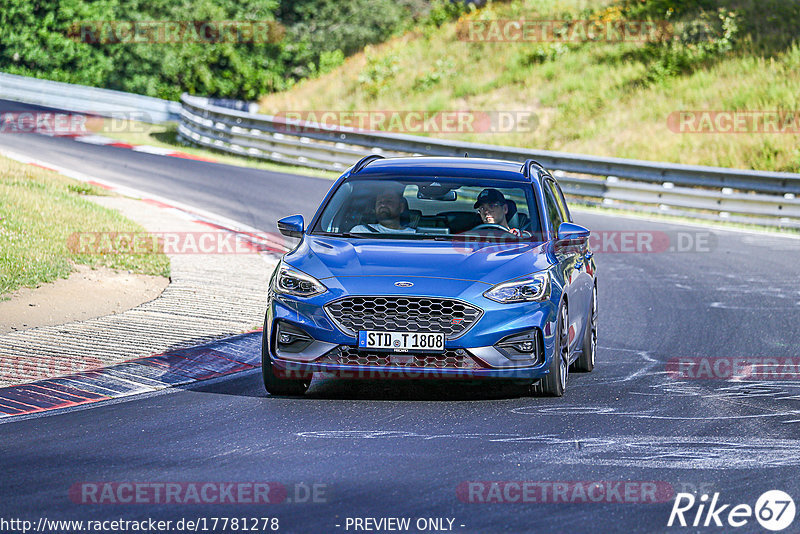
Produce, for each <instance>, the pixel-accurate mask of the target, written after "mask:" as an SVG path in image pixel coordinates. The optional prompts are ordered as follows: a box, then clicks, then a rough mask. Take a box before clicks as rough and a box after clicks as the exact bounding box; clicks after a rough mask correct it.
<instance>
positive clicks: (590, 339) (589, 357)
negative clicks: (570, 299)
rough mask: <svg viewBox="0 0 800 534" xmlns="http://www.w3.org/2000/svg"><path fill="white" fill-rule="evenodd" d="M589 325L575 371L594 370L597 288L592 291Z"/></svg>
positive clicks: (576, 361) (586, 371) (587, 371)
mask: <svg viewBox="0 0 800 534" xmlns="http://www.w3.org/2000/svg"><path fill="white" fill-rule="evenodd" d="M591 310H592V311H591V316H590V317H589V324H588V325H587V326H586V333H585V335H584V336H583V352H582V353H581V355H580V356H579V357H578V359H577V360H575V364H574V366H575V370H576V371H580V372H581V373H589V372H591V371H592V369H594V360H595V358H596V357H597V286H594V289H593V290H592V307H591Z"/></svg>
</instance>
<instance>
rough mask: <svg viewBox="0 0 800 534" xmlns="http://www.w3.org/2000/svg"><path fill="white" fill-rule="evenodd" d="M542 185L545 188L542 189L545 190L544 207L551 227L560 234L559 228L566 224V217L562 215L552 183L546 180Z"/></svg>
mask: <svg viewBox="0 0 800 534" xmlns="http://www.w3.org/2000/svg"><path fill="white" fill-rule="evenodd" d="M542 185H543V186H544V187H543V188H542V189H543V190H544V205H545V208H546V209H547V218H548V219H549V220H550V225H551V226H552V227H553V232H554V233H555V232H558V227H559V226H560V225H561V223H562V222H564V216H563V215H562V214H561V210H560V208H559V207H558V201H556V195H555V194H554V193H553V187H552V182H551V181H550V180H545V182H544V183H543V184H542Z"/></svg>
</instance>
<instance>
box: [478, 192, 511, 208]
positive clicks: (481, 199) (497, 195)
mask: <svg viewBox="0 0 800 534" xmlns="http://www.w3.org/2000/svg"><path fill="white" fill-rule="evenodd" d="M505 201H506V197H504V196H503V193H501V192H500V191H498V190H497V189H484V190H483V191H481V194H480V195H478V200H476V201H475V205H474V206H472V207H473V208H475V209H477V208H478V206H480V205H481V204H483V203H485V202H502V203H504V202H505Z"/></svg>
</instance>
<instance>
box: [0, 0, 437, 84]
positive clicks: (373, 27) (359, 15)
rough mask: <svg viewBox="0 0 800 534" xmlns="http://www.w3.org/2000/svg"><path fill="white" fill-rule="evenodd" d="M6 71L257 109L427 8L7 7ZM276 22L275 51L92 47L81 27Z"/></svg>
mask: <svg viewBox="0 0 800 534" xmlns="http://www.w3.org/2000/svg"><path fill="white" fill-rule="evenodd" d="M4 4H5V5H4V7H3V9H2V10H0V27H2V28H3V32H4V35H3V37H2V39H0V70H2V71H5V72H9V73H13V74H21V75H25V76H35V77H39V78H46V79H51V80H57V81H63V82H69V83H77V84H82V85H91V86H96V87H104V88H108V89H117V90H121V91H127V92H132V93H138V94H144V95H149V96H155V97H159V98H167V99H173V100H174V99H178V98H179V96H180V94H181V93H182V92H189V93H193V94H201V95H208V96H216V97H223V98H239V99H245V100H254V99H257V98H258V97H260V96H261V95H263V94H265V93H270V92H274V91H280V90H283V89H286V88H288V87H290V86H291V85H292V84H293V83H294V82H295V81H296V80H298V79H301V78H305V77H308V76H316V75H319V74H322V73H325V72H329V71H330V70H332V69H334V68H336V67H337V66H338V65H340V64H341V63H342V62H343V61H344V58H345V56H347V55H350V54H352V53H354V52H357V51H359V50H361V49H362V48H363V47H364V46H365V45H368V44H370V43H377V42H381V41H383V40H385V39H386V38H387V37H389V36H390V35H392V34H393V32H395V31H397V30H398V29H399V28H401V27H405V26H406V25H407V24H408V23H409V21H413V20H415V19H416V18H418V17H420V16H421V14H422V13H423V11H424V10H425V8H426V2H424V1H423V0H402V1H400V2H397V1H395V0H193V1H192V2H182V1H180V0H147V1H145V0H126V1H125V2H119V1H118V0H94V1H92V2H84V1H82V0H53V1H52V2H31V1H29V0H5V1H4ZM221 20H234V21H277V22H279V23H280V24H281V25H282V27H283V28H285V37H284V38H283V39H282V40H276V41H275V42H272V41H271V42H241V43H231V42H216V43H210V42H182V43H131V42H127V43H122V42H104V41H102V40H101V41H99V42H86V40H84V39H82V38H81V35H80V34H81V32H80V27H79V26H77V25H78V24H79V23H81V22H90V21H93V22H97V21H140V22H142V21H221Z"/></svg>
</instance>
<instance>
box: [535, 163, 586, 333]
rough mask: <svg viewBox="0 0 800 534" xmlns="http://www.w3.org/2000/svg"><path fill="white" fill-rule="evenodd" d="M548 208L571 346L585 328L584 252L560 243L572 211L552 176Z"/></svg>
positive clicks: (548, 180) (547, 183)
mask: <svg viewBox="0 0 800 534" xmlns="http://www.w3.org/2000/svg"><path fill="white" fill-rule="evenodd" d="M542 190H543V192H544V203H545V209H546V210H547V218H548V220H549V222H550V228H551V229H552V230H551V240H552V241H553V250H554V252H555V256H556V259H557V261H558V269H559V271H560V272H561V273H562V276H563V280H564V291H565V293H566V294H567V302H568V312H569V322H570V339H571V342H572V343H571V348H574V346H575V344H576V343H577V342H578V333H579V332H581V331H582V329H583V325H584V321H585V317H584V316H585V312H584V303H583V300H584V297H583V295H582V291H581V280H580V275H581V270H582V269H583V255H582V253H581V251H580V249H579V248H578V247H575V246H567V247H562V246H558V244H557V242H558V227H559V226H560V225H561V223H562V222H567V221H569V211H568V210H567V208H566V203H565V202H564V200H563V196H562V195H560V190H559V189H558V185H557V184H556V182H555V181H554V180H553V179H552V178H550V177H549V176H548V177H546V178H545V179H544V180H543V183H542Z"/></svg>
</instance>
